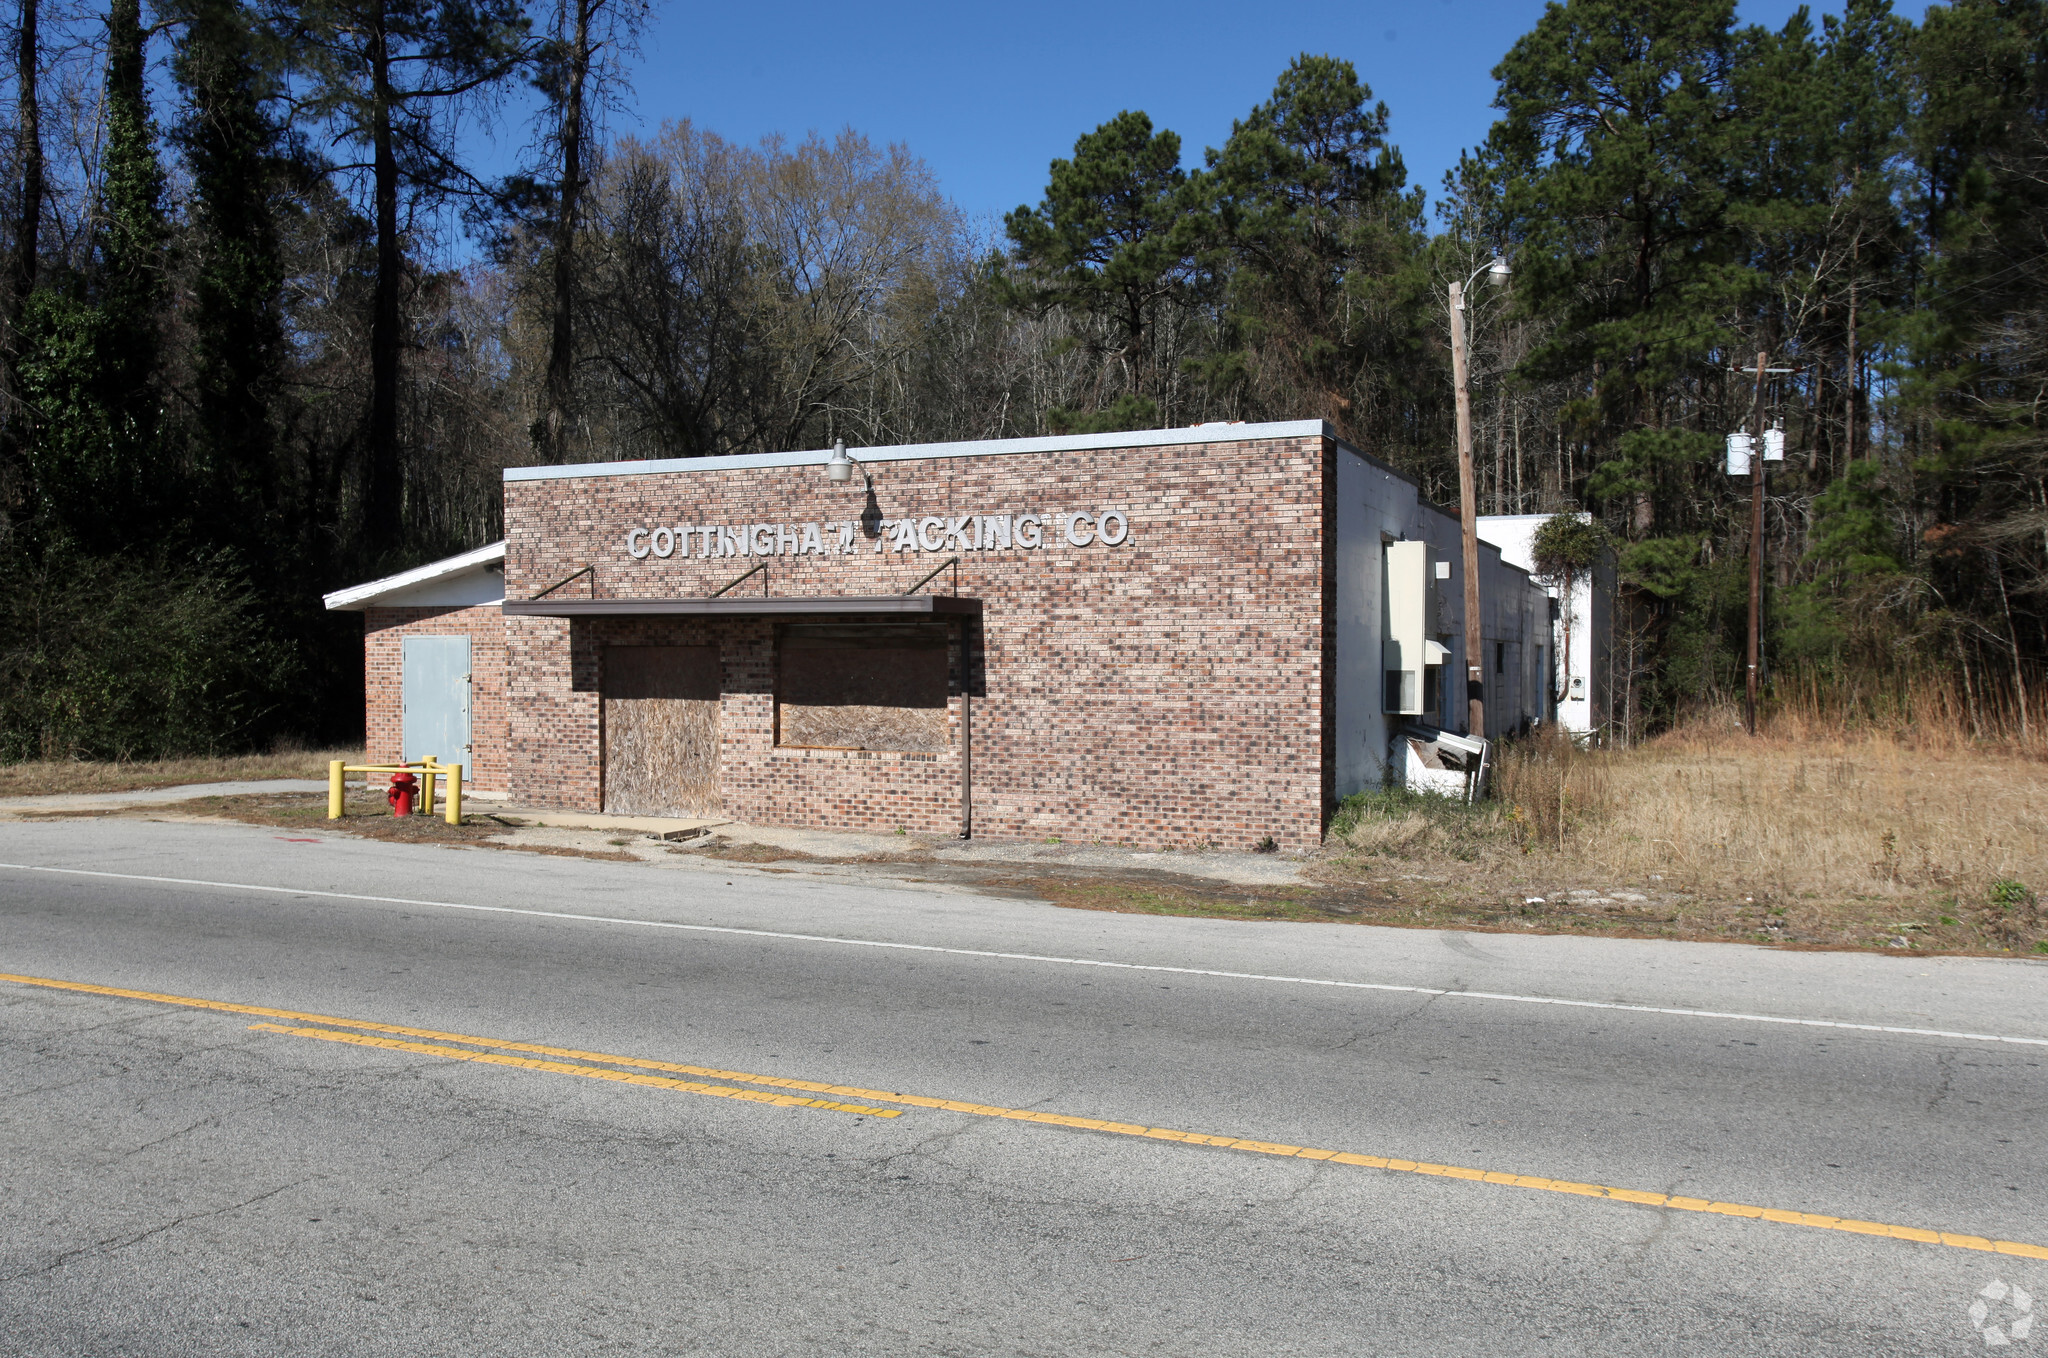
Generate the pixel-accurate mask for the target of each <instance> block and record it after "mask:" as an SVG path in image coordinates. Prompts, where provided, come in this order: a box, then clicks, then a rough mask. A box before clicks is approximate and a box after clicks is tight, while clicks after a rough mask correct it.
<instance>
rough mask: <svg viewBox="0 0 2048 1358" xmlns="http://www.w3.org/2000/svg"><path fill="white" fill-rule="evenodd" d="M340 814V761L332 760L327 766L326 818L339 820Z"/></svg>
mask: <svg viewBox="0 0 2048 1358" xmlns="http://www.w3.org/2000/svg"><path fill="white" fill-rule="evenodd" d="M341 816H342V773H341V761H340V760H339V759H336V760H334V761H333V762H331V763H330V764H328V766H327V819H329V820H340V819H341Z"/></svg>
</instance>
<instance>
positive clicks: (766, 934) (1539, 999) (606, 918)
mask: <svg viewBox="0 0 2048 1358" xmlns="http://www.w3.org/2000/svg"><path fill="white" fill-rule="evenodd" d="M0 869H4V870H7V871H11V872H44V873H53V874H56V875H59V876H64V877H105V878H111V879H113V880H115V881H122V882H157V883H162V884H166V885H170V886H203V887H216V888H218V889H220V890H223V891H254V892H260V893H263V894H265V895H271V896H317V897H320V898H321V899H323V900H331V901H368V902H370V903H372V904H376V905H413V906H421V907H424V908H427V909H434V910H472V911H475V912H477V913H479V914H486V915H525V916H529V917H532V918H538V919H565V920H576V921H579V922H581V923H584V924H624V925H629V926H633V927H636V928H642V929H681V930H684V931H686V932H689V933H696V934H738V935H741V936H744V937H748V938H782V939H790V940H793V941H796V942H800V943H834V944H838V945H840V946H842V947H849V948H893V949H896V950H898V951H901V952H933V953H946V954H948V955H950V956H954V957H988V958H994V959H996V960H999V961H1004V962H1045V963H1051V964H1053V965H1056V966H1068V967H1103V968H1106V969H1108V970H1112V971H1150V972H1162V973H1166V974H1169V975H1174V976H1213V977H1218V978H1220V979H1223V980H1230V981H1273V982H1278V983H1280V984H1283V985H1315V986H1330V987H1332V988H1334V989H1338V990H1378V991H1387V992H1391V993H1394V994H1400V995H1430V996H1438V995H1441V996H1445V997H1447V998H1451V999H1461V1000H1499V1001H1503V1002H1505V1003H1509V1004H1547V1005H1555V1006H1557V1007H1558V1008H1563V1009H1607V1010H1615V1011H1619V1012H1621V1013H1627V1014H1665V1015H1671V1016H1674V1017H1678V1018H1703V1019H1726V1020H1731V1021H1733V1022H1737V1023H1775V1024H1781V1025H1784V1026H1787V1027H1793V1028H1840V1029H1845V1030H1847V1031H1850V1032H1858V1033H1890V1034H1894V1035H1897V1036H1904V1037H1941V1038H1950V1039H1955V1040H1961V1041H1965V1042H2003V1043H2008V1044H2011V1045H2015V1046H2022V1047H2048V1037H2005V1036H2001V1035H2000V1034H1997V1033H1963V1032H1949V1031H1947V1030H1945V1029H1940V1028H1906V1027H1898V1026H1894V1025H1891V1024H1884V1023H1847V1022H1844V1021H1842V1020H1839V1019H1807V1018H1786V1017H1784V1016H1782V1015H1778V1014H1744V1013H1737V1012H1733V1011H1724V1010H1719V1009H1675V1008H1667V1007H1665V1006H1662V1005H1654V1004H1619V1003H1615V1002H1612V1001H1608V1000H1566V999H1558V998H1556V997H1555V996H1549V995H1514V994H1508V993H1505V992H1502V991H1494V990H1439V989H1436V988H1434V987H1431V986H1419V985H1392V984H1389V983H1387V982H1383V981H1330V980H1323V979H1320V978H1318V977H1313V976H1271V975H1267V974H1265V973H1263V972H1256V971H1212V970H1208V969H1206V968H1203V967H1169V966H1161V965H1158V964H1156V963H1151V962H1110V961H1104V960H1102V959H1099V958H1092V957H1048V956H1044V955H1042V954H1039V953H1028V952H992V951H989V950H987V949H983V948H944V947H940V946H939V945H937V944H934V943H892V942H888V941H885V940H882V939H873V938H837V937H834V936H833V935H831V934H793V933H783V932H781V931H779V930H774V929H741V928H737V927H735V926H732V925H724V924H680V923H677V922H676V921H673V920H660V919H627V918H624V917H621V916H617V915H580V914H576V913H574V912H571V911H566V910H528V909H525V908H523V907H520V906H514V905H469V904H466V903H463V902H460V901H422V900H414V899H412V898H410V897H406V896H366V895H361V894H358V893H355V892H349V891H316V890H313V889H311V888H308V887H290V886H257V885H254V884H252V883H249V882H209V881H204V880H201V879H198V878H192V877H152V876H147V875H144V874H142V873H133V872H95V871H92V870H89V869H86V868H49V867H40V866H37V865H35V864H32V863H0Z"/></svg>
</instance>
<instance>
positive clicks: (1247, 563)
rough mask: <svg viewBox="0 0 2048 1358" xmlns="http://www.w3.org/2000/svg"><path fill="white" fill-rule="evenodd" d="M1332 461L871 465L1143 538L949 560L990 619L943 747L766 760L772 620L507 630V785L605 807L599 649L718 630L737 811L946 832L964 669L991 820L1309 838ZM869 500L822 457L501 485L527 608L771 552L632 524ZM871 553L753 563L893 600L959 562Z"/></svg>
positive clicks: (901, 493) (1218, 448)
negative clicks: (667, 541) (1109, 524)
mask: <svg viewBox="0 0 2048 1358" xmlns="http://www.w3.org/2000/svg"><path fill="white" fill-rule="evenodd" d="M1330 467H1331V458H1330V455H1329V453H1328V451H1327V449H1326V446H1325V444H1324V442H1323V440H1322V439H1320V438H1316V437H1307V438H1294V439H1285V440H1266V441H1256V442H1254V441H1247V442H1242V443H1212V444H1192V445H1185V446H1178V447H1159V448H1142V449H1100V450H1062V451H1056V452H1048V453H1020V454H1004V455H999V456H987V457H956V458H929V459H920V460H914V461H899V462H882V463H878V464H875V465H873V466H872V467H870V468H869V470H870V472H871V473H872V475H873V478H874V494H875V505H876V508H878V509H879V511H880V513H881V515H882V516H883V517H884V518H888V519H895V518H898V517H903V516H911V515H917V516H924V515H943V514H946V513H948V512H949V511H950V513H952V514H954V515H958V514H964V513H969V512H978V513H985V514H998V513H1002V514H1019V513H1025V512H1038V513H1046V512H1056V511H1060V510H1084V511H1088V512H1091V513H1092V512H1095V511H1097V510H1099V509H1104V508H1114V509H1120V510H1122V511H1124V512H1125V513H1126V514H1128V516H1129V520H1130V537H1129V540H1128V542H1127V543H1126V544H1124V545H1122V546H1118V547H1104V546H1102V545H1100V544H1097V545H1094V546H1089V547H1080V548H1077V547H1072V546H1069V545H1067V544H1066V543H1065V542H1064V541H1063V540H1062V539H1061V536H1060V533H1059V530H1058V525H1057V523H1056V522H1054V523H1048V524H1047V525H1046V529H1045V538H1046V545H1045V546H1043V547H1041V548H1038V549H1036V550H1023V549H1019V548H1016V547H1012V548H1010V549H1009V550H992V551H968V552H964V553H961V556H962V561H961V565H960V575H959V580H960V584H959V589H960V593H962V594H966V595H973V596H976V597H979V598H981V599H982V600H983V601H984V607H985V610H986V611H985V613H984V616H983V618H982V620H981V621H980V623H979V624H978V631H977V629H972V628H971V629H969V634H968V635H969V638H970V642H972V641H974V640H975V639H976V638H977V637H978V643H979V650H978V653H976V654H971V655H968V656H966V657H962V656H961V655H960V654H959V653H958V651H959V647H958V644H957V638H958V636H959V634H958V633H957V632H956V647H955V651H956V654H955V657H954V671H955V683H954V692H955V695H956V696H955V697H954V698H953V700H952V703H951V708H952V712H951V719H952V720H951V724H952V727H953V730H954V741H953V746H952V748H951V749H950V750H949V751H947V752H944V753H941V754H938V755H936V756H926V757H918V756H904V755H851V754H844V753H826V752H814V751H798V750H788V749H777V748H776V747H775V746H774V743H773V742H774V703H773V643H772V637H773V624H772V623H771V622H769V621H766V620H759V621H755V620H746V621H741V620H734V621H731V622H718V623H711V622H695V621H689V622H686V621H682V620H675V621H664V622H659V623H649V622H637V621H636V622H627V621H625V620H585V621H579V622H577V623H575V624H574V625H573V626H572V625H571V624H570V623H569V622H566V621H563V620H559V619H547V618H512V619H508V620H507V633H508V637H507V640H508V651H507V666H508V671H509V675H508V680H507V690H508V696H509V699H510V705H511V718H512V720H511V728H510V745H511V749H512V751H513V753H512V757H511V762H510V788H511V791H512V793H513V795H514V796H516V797H519V798H522V799H528V800H532V801H535V802H539V803H543V804H553V805H560V806H567V807H575V808H582V809H594V808H596V807H598V806H600V805H601V798H602V792H601V787H600V776H601V765H602V756H601V747H602V732H601V730H600V726H601V719H600V708H599V703H598V681H599V675H598V667H599V654H600V648H601V647H602V645H603V644H604V643H605V642H606V641H613V640H617V641H624V640H642V641H651V640H674V641H676V642H678V643H687V642H696V643H701V642H703V641H707V640H715V641H716V642H717V643H718V644H719V645H720V647H721V653H722V659H723V664H724V667H725V683H726V698H725V701H724V706H723V736H722V742H721V744H722V759H721V767H720V781H721V786H722V790H723V792H724V795H725V802H726V814H728V815H730V816H733V817H735V818H736V819H742V820H749V821H757V822H765V823H781V824H794V825H811V826H819V827H832V828H848V829H869V830H893V829H896V828H897V827H899V826H902V827H904V828H908V829H911V830H916V831H928V832H942V833H943V832H951V831H955V830H957V829H958V810H959V775H960V759H959V739H958V732H959V708H960V702H959V697H958V696H957V695H958V692H959V687H960V683H959V680H960V677H961V675H962V673H963V671H964V673H965V675H966V676H967V678H968V682H969V683H970V685H971V691H972V693H973V695H974V714H973V715H974V823H975V832H976V833H977V834H978V835H984V836H989V837H1003V838H1044V837H1047V836H1055V835H1056V836H1059V837H1061V838H1063V839H1066V840H1068V841H1077V840H1078V841H1088V840H1097V839H1100V840H1103V841H1106V842H1111V843H1124V844H1134V845H1141V846H1161V845H1192V844H1198V843H1204V842H1208V843H1214V844H1217V845H1220V846H1222V847H1227V848H1248V847H1251V846H1252V845H1253V844H1255V843H1257V842H1258V841H1259V840H1260V839H1261V838H1263V837H1264V836H1266V835H1272V836H1273V837H1274V838H1275V839H1276V840H1277V841H1278V842H1279V843H1280V844H1281V845H1282V846H1285V847H1291V848H1308V847H1311V846H1313V845H1314V844H1316V843H1317V842H1318V841H1319V839H1320V836H1321V829H1322V824H1323V817H1324V813H1325V808H1326V805H1327V789H1328V787H1329V785H1330V784H1329V779H1330V777H1331V769H1330V761H1329V760H1328V759H1327V758H1326V752H1327V740H1326V738H1325V734H1324V732H1325V727H1326V714H1327V712H1328V710H1329V706H1330V699H1329V693H1328V680H1327V675H1328V671H1329V658H1330V644H1331V637H1330V635H1329V624H1328V621H1327V620H1328V619H1329V618H1330V617H1331V612H1330V610H1328V609H1327V608H1326V607H1325V595H1326V587H1327V585H1328V576H1329V568H1328V562H1327V558H1326V547H1327V544H1326V542H1325V536H1326V535H1325V531H1324V525H1325V523H1327V522H1328V521H1329V519H1328V517H1327V516H1328V510H1327V508H1326V500H1327V498H1328V496H1329V495H1330V493H1331V490H1330V487H1329V484H1328V483H1329V482H1330V480H1331V477H1330ZM864 504H865V491H864V489H863V487H862V485H861V481H860V478H859V477H858V476H856V477H855V479H854V480H853V481H852V482H850V483H848V484H845V485H835V484H833V483H832V482H831V481H829V480H828V479H827V477H826V475H825V471H824V469H823V468H822V467H818V466H808V467H788V468H749V469H744V470H726V471H702V472H679V473H661V474H651V475H639V476H612V477H590V478H576V479H563V480H547V481H513V482H508V483H507V484H506V487H505V522H506V535H507V556H506V568H505V584H506V597H507V598H510V599H523V598H530V597H531V596H532V595H534V594H535V593H537V592H539V591H540V590H542V589H545V588H547V587H548V586H549V585H552V584H554V583H555V582H556V581H558V580H560V579H561V578H562V577H564V576H566V575H568V574H569V573H570V572H571V571H574V570H576V569H577V568H579V567H581V566H584V565H586V564H588V565H593V566H595V568H596V570H595V573H594V577H590V578H585V579H579V580H577V581H576V582H575V583H573V584H571V585H569V586H567V587H566V588H564V589H562V590H561V591H559V595H560V596H561V597H572V598H583V597H590V596H591V595H593V594H594V595H595V596H597V597H601V598H602V597H610V598H666V597H689V596H702V595H707V594H709V593H711V592H712V591H713V590H715V589H717V588H718V587H719V586H721V585H724V584H725V583H726V582H728V581H730V580H731V579H733V578H734V577H735V576H737V575H739V574H740V573H741V572H742V571H744V570H746V569H747V568H748V567H750V566H753V565H755V564H758V559H757V558H753V557H724V558H715V559H710V560H704V559H700V558H699V557H698V556H697V555H696V553H697V551H698V550H699V549H700V548H701V546H702V539H701V537H699V536H693V537H692V538H691V540H690V541H691V549H690V554H689V555H688V556H685V554H684V552H683V551H681V550H678V551H677V552H676V553H675V554H674V555H673V556H672V557H670V558H669V559H667V560H661V559H659V558H655V557H653V556H651V555H650V556H649V557H647V558H646V559H644V560H634V559H633V558H631V557H630V556H628V555H627V553H626V550H625V536H626V532H627V530H628V529H631V528H648V529H651V528H655V527H658V526H663V525H666V526H669V527H675V526H677V525H681V524H704V523H719V524H725V525H728V526H737V525H741V524H750V523H787V524H802V523H805V522H817V523H826V522H837V521H843V520H847V519H853V518H857V517H859V516H860V514H861V513H862V509H863V506H864ZM826 540H827V544H828V546H830V545H833V544H835V543H836V538H834V537H832V536H831V535H829V534H828V535H827V538H826ZM642 541H643V542H644V539H642ZM882 545H883V548H884V550H882V551H881V552H879V553H878V552H876V551H875V550H874V548H875V542H874V540H872V539H869V538H867V537H865V536H861V537H859V538H857V539H856V542H855V550H854V552H853V553H851V554H849V555H838V554H836V553H835V554H827V555H822V556H821V555H802V556H774V557H770V558H767V560H768V563H769V577H770V578H769V585H768V588H769V590H770V592H771V593H773V594H776V595H807V594H808V595H822V594H832V595H838V594H893V593H899V592H901V591H902V590H904V589H905V588H907V587H908V586H909V585H910V584H911V583H912V582H913V581H915V580H916V579H917V577H919V576H921V575H923V574H924V573H925V572H926V571H929V570H930V569H931V568H932V567H934V566H936V565H938V564H939V562H940V561H942V560H944V559H945V557H946V556H947V555H950V554H951V553H949V552H924V551H918V552H897V551H894V550H891V549H890V547H889V539H888V536H887V535H886V534H885V535H884V537H883V539H882ZM949 581H950V572H949V573H948V576H947V577H942V579H941V580H940V581H937V582H935V585H936V587H937V588H939V589H940V590H942V591H943V590H945V589H947V588H949V587H950V583H949ZM759 585H760V580H759V577H755V579H753V580H750V581H748V582H747V584H746V585H744V586H742V587H741V588H742V589H743V590H749V591H751V590H754V589H757V588H759ZM928 588H929V587H928ZM956 627H958V624H956Z"/></svg>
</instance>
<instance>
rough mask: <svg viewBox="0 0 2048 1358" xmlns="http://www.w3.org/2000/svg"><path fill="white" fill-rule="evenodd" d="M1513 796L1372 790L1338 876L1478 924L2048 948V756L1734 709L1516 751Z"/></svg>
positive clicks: (1346, 836)
mask: <svg viewBox="0 0 2048 1358" xmlns="http://www.w3.org/2000/svg"><path fill="white" fill-rule="evenodd" d="M1495 790H1496V793H1497V795H1498V797H1499V800H1498V801H1497V802H1495V803H1493V804H1490V805H1482V806H1479V807H1474V808H1465V807H1462V806H1457V805H1455V804H1432V803H1429V802H1426V801H1424V800H1421V799H1402V798H1398V797H1395V798H1378V799H1368V805H1367V806H1366V807H1365V808H1364V814H1362V815H1360V816H1358V817H1357V819H1356V821H1355V823H1353V822H1351V821H1350V820H1349V819H1348V818H1344V817H1340V818H1339V820H1338V822H1337V825H1336V830H1337V833H1336V834H1334V835H1333V836H1332V841H1333V849H1334V850H1335V854H1334V858H1335V861H1334V862H1333V863H1332V864H1331V865H1330V872H1331V874H1332V876H1333V879H1334V880H1339V881H1347V882H1351V883H1355V884H1360V885H1365V884H1379V885H1381V886H1383V887H1384V888H1385V889H1386V890H1387V891H1388V893H1389V894H1391V895H1394V896H1398V897H1402V898H1405V899H1407V900H1410V901H1412V902H1416V903H1418V904H1422V905H1424V906H1426V907H1427V913H1428V914H1430V915H1431V916H1434V915H1436V914H1438V913H1440V912H1441V911H1444V910H1453V911H1456V912H1460V913H1462V915H1463V916H1464V917H1465V918H1467V919H1468V920H1470V921H1471V922H1472V923H1473V924H1474V925H1477V926H1479V927H1503V928H1558V927H1565V928H1572V929H1595V930H1599V931H1602V932H1620V933H1644V934H1653V935H1662V936H1670V937H1686V938H1731V939H1732V938H1740V939H1745V940H1749V941H1764V942H1783V943H1802V944H1808V945H1821V946H1834V947H1842V946H1855V947H1867V946H1881V947H1890V948H1895V949H1901V950H1907V951H1925V950H1930V949H1938V950H1943V951H1974V952H2031V951H2035V950H2040V951H2043V952H2048V914H2044V913H2043V911H2042V910H2041V907H2040V905H2039V903H2038V900H2037V897H2036V893H2037V892H2041V891H2043V890H2048V801H2044V798H2048V760H2044V759H2043V758H2042V757H2041V756H2040V755H2039V754H2037V753H2036V752H2034V751H2033V750H2032V749H2031V748H2029V747H2028V746H2026V745H2019V746H2018V747H2017V748H2015V747H2014V746H2010V745H2008V746H1990V745H1973V744H1971V743H1969V742H1967V741H1964V740H1955V739H1939V738H1924V739H1918V740H1905V739H1900V738H1897V737H1896V736H1894V735H1892V734H1889V733H1877V732H1871V731H1867V730H1866V731H1860V732H1859V731H1856V730H1853V729H1846V728H1844V727H1842V726H1840V725H1836V726H1835V727H1833V728H1832V729H1829V728H1827V727H1825V726H1822V725H1820V724H1818V723H1809V724H1807V725H1806V726H1805V727H1804V729H1803V730H1801V729H1799V728H1792V729H1790V730H1788V724H1787V723H1783V722H1780V723H1776V724H1774V725H1773V726H1771V727H1769V728H1767V729H1766V730H1765V731H1764V732H1763V733H1762V734H1760V735H1759V736H1758V737H1756V738H1754V739H1752V738H1751V737H1749V736H1747V735H1746V734H1744V733H1743V731H1742V729H1741V727H1740V726H1739V724H1736V723H1733V722H1732V721H1729V720H1727V719H1726V716H1725V714H1724V715H1721V716H1718V717H1712V718H1708V719H1703V720H1700V721H1696V722H1694V723H1692V724H1689V725H1687V726H1686V727H1684V728H1681V729H1680V730H1678V731H1675V732H1672V733H1670V734H1668V735H1665V736H1662V737H1660V738H1658V739H1656V740H1653V741H1650V742H1648V743H1646V744H1644V745H1642V746H1639V747H1637V748H1635V749H1632V750H1601V751H1587V750H1582V749H1579V748H1577V747H1575V746H1572V745H1571V744H1570V743H1569V742H1565V741H1562V740H1556V739H1552V740H1533V741H1526V742H1522V743H1519V744H1516V745H1512V746H1509V747H1508V748H1506V749H1505V750H1504V751H1503V754H1502V758H1501V760H1500V762H1499V765H1498V768H1497V778H1496V783H1495Z"/></svg>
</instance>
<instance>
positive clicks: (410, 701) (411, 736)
mask: <svg viewBox="0 0 2048 1358" xmlns="http://www.w3.org/2000/svg"><path fill="white" fill-rule="evenodd" d="M403 725H404V730H403V739H404V742H405V753H404V758H405V762H407V763H408V764H410V763H416V762H418V761H419V760H420V759H422V758H424V757H425V756H427V755H432V756H434V758H435V759H437V760H439V761H440V762H441V763H443V764H461V765H462V766H463V767H464V768H465V769H466V768H467V767H468V766H469V762H470V761H469V638H468V637H407V638H406V639H405V717H404V723H403Z"/></svg>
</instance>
